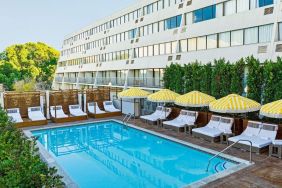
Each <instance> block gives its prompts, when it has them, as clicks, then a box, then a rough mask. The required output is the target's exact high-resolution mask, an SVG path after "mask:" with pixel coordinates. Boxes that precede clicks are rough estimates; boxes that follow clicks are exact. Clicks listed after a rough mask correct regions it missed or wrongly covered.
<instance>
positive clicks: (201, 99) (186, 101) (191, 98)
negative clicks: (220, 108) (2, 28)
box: [175, 91, 215, 107]
mask: <svg viewBox="0 0 282 188" xmlns="http://www.w3.org/2000/svg"><path fill="white" fill-rule="evenodd" d="M213 101H215V98H214V97H212V96H210V95H207V94H205V93H202V92H199V91H192V92H189V93H187V94H185V95H181V96H179V97H177V98H176V100H175V104H176V105H179V106H183V107H205V106H209V104H210V103H211V102H213Z"/></svg>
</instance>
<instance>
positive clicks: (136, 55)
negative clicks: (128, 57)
mask: <svg viewBox="0 0 282 188" xmlns="http://www.w3.org/2000/svg"><path fill="white" fill-rule="evenodd" d="M134 57H135V58H138V57H139V49H138V48H134Z"/></svg>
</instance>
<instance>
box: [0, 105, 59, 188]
mask: <svg viewBox="0 0 282 188" xmlns="http://www.w3.org/2000/svg"><path fill="white" fill-rule="evenodd" d="M61 178H62V177H61V176H59V175H57V170H56V169H55V168H49V167H48V166H47V164H45V163H44V162H42V161H41V159H40V156H39V154H38V148H37V147H36V140H35V139H31V140H30V139H28V138H26V137H25V136H24V134H23V132H22V131H21V130H19V129H17V128H15V126H14V124H13V123H12V122H11V121H10V120H9V118H8V116H7V115H6V113H5V112H4V111H3V110H2V109H0V187H63V186H64V184H63V183H62V181H61Z"/></svg>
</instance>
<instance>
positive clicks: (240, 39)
mask: <svg viewBox="0 0 282 188" xmlns="http://www.w3.org/2000/svg"><path fill="white" fill-rule="evenodd" d="M243 44H244V30H237V31H231V46H239V45H243Z"/></svg>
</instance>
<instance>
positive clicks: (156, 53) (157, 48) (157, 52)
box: [154, 44, 160, 56]
mask: <svg viewBox="0 0 282 188" xmlns="http://www.w3.org/2000/svg"><path fill="white" fill-rule="evenodd" d="M156 55H160V51H159V45H158V44H156V45H154V56H156Z"/></svg>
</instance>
